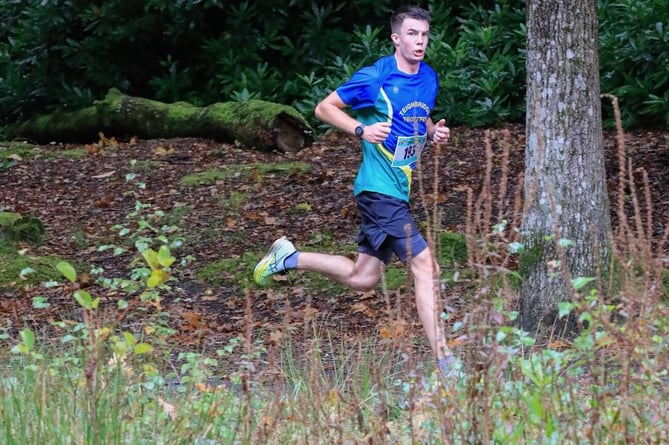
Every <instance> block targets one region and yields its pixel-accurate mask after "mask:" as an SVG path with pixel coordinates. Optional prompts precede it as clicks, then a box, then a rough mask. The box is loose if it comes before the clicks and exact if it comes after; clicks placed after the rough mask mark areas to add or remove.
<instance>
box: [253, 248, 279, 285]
mask: <svg viewBox="0 0 669 445" xmlns="http://www.w3.org/2000/svg"><path fill="white" fill-rule="evenodd" d="M285 239H286V237H285V236H282V237H281V238H279V239H277V240H276V241H274V242H273V243H272V246H271V247H270V248H269V250H268V251H267V253H266V254H265V256H264V257H262V259H261V260H260V262H259V263H258V265H257V266H256V268H255V269H254V270H253V279H254V280H255V282H256V283H258V284H265V280H264V279H262V280H260V279H259V278H260V277H259V276H258V274H259V273H260V274H261V273H262V272H259V271H261V270H262V271H264V270H265V269H267V267H269V261H270V258H271V257H272V254H273V253H275V252H276V251H277V250H279V246H280V245H281V243H282V242H283V241H284V240H285ZM265 278H267V277H265Z"/></svg>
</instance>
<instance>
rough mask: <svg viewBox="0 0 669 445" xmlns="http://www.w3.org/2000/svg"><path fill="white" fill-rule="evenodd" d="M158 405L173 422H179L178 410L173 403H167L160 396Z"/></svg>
mask: <svg viewBox="0 0 669 445" xmlns="http://www.w3.org/2000/svg"><path fill="white" fill-rule="evenodd" d="M158 404H159V405H160V407H161V408H162V409H163V412H164V413H165V414H167V416H168V417H169V418H170V419H172V420H177V408H176V406H174V405H172V404H171V403H167V402H166V401H165V400H164V399H163V398H162V397H160V396H158Z"/></svg>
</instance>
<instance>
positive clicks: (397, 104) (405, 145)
mask: <svg viewBox="0 0 669 445" xmlns="http://www.w3.org/2000/svg"><path fill="white" fill-rule="evenodd" d="M438 88H439V83H438V78H437V74H436V73H435V72H434V70H433V69H432V68H431V67H430V66H429V65H427V64H426V63H424V62H421V64H420V67H419V69H418V72H417V73H416V74H407V73H404V72H402V71H400V70H399V69H398V68H397V62H396V60H395V56H394V55H390V56H386V57H383V58H381V59H379V60H377V61H376V62H375V63H374V64H373V65H371V66H367V67H364V68H362V69H360V70H359V71H357V72H356V73H355V74H354V75H353V76H352V77H351V79H350V80H349V81H347V82H345V83H344V84H343V85H341V86H340V87H339V88H337V93H338V94H339V97H340V98H341V99H342V101H343V102H344V103H345V104H346V105H348V106H350V107H351V109H352V110H353V111H354V112H355V114H356V117H357V118H358V120H359V121H360V122H361V123H363V124H364V125H371V124H374V123H376V122H389V123H390V124H391V126H390V135H389V136H388V138H387V139H386V140H385V141H384V142H383V143H381V144H371V143H369V142H367V141H365V140H363V141H362V163H361V164H360V169H359V170H358V175H357V177H356V179H355V183H354V185H353V193H354V195H358V194H359V193H361V192H363V191H373V192H378V193H383V194H386V195H390V196H394V197H396V198H398V199H401V200H403V201H407V202H408V201H409V193H410V191H411V173H412V171H413V169H414V168H415V166H416V161H417V160H418V156H420V153H421V151H422V150H423V148H424V147H425V143H426V140H427V120H428V118H429V117H430V112H431V110H432V108H433V107H434V102H435V100H436V97H437V91H438Z"/></svg>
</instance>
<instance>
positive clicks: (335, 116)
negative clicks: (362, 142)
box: [315, 91, 360, 135]
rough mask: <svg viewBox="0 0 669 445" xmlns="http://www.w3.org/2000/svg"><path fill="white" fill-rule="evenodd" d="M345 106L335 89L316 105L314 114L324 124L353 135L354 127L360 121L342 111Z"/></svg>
mask: <svg viewBox="0 0 669 445" xmlns="http://www.w3.org/2000/svg"><path fill="white" fill-rule="evenodd" d="M346 107H347V105H346V104H345V103H344V101H342V100H341V97H339V94H337V91H333V92H332V93H330V94H329V95H328V96H327V97H326V98H325V99H323V100H322V101H320V102H319V103H318V105H316V109H315V114H316V117H317V118H318V119H320V120H321V121H323V122H325V123H326V124H328V125H331V126H333V127H336V128H338V129H340V130H342V131H345V132H346V133H348V134H351V135H355V129H356V127H357V126H358V125H360V122H358V121H357V120H355V119H353V118H352V117H351V116H349V115H348V113H346V112H345V111H344V108H346Z"/></svg>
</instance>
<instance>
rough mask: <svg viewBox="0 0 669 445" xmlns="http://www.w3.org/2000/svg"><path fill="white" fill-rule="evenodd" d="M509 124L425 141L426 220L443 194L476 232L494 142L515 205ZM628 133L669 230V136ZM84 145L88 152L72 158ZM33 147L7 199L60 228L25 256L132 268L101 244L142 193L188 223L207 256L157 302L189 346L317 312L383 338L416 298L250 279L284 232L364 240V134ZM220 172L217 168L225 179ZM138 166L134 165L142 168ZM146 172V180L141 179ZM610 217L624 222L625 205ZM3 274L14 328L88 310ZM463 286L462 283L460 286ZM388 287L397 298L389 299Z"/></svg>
mask: <svg viewBox="0 0 669 445" xmlns="http://www.w3.org/2000/svg"><path fill="white" fill-rule="evenodd" d="M505 130H506V131H508V133H507V135H506V143H504V132H503V131H502V129H498V130H484V129H472V128H452V140H451V142H450V143H449V144H448V145H447V146H445V147H442V148H441V149H440V150H436V149H435V147H432V148H430V149H429V150H428V151H426V152H425V153H424V155H423V162H422V165H421V169H420V171H421V173H420V174H419V175H417V177H416V179H415V181H414V186H413V204H412V206H413V210H414V213H415V215H416V216H417V218H418V219H419V220H421V221H423V222H424V221H426V216H427V215H429V214H430V213H431V212H432V209H433V208H434V205H435V203H436V206H437V208H438V213H439V215H440V217H439V219H440V222H439V224H440V225H441V229H443V230H448V231H452V232H457V233H464V230H465V223H466V214H467V191H466V190H467V189H469V190H471V191H472V193H473V197H474V199H477V198H478V196H479V193H480V191H481V190H482V187H483V184H484V179H485V177H486V146H487V144H489V146H490V152H489V153H491V154H492V158H491V161H492V162H491V167H492V168H491V171H490V181H491V184H490V190H492V191H493V192H494V193H496V194H498V195H496V197H495V199H494V202H495V205H496V206H497V196H500V195H499V194H500V187H501V186H502V185H501V184H500V182H502V181H505V182H506V183H507V190H506V191H505V192H504V193H503V194H502V195H503V196H504V198H503V199H502V200H501V202H502V205H501V207H504V208H502V209H499V208H495V209H493V215H499V216H501V217H504V218H508V217H510V216H511V215H512V206H513V202H514V199H513V198H514V196H516V193H517V191H518V190H517V189H518V181H519V178H520V177H521V176H522V173H523V171H524V149H525V143H524V140H525V133H524V128H523V127H522V126H509V127H506V128H505ZM487 134H489V137H487V136H486V135H487ZM625 137H626V140H625V144H626V154H627V155H628V157H629V159H630V160H631V162H632V165H633V168H634V172H635V178H636V179H637V192H638V195H639V196H640V201H641V205H642V207H643V208H644V209H648V208H649V209H650V210H649V211H648V212H646V210H644V214H643V218H644V219H645V220H647V219H648V216H649V215H651V216H652V219H653V231H654V232H655V235H658V234H659V235H661V234H662V233H663V231H664V227H665V224H667V222H668V221H669V134H668V133H661V132H651V131H640V132H630V133H628V134H626V136H625ZM504 147H507V149H508V152H506V153H508V161H507V160H506V156H507V155H506V154H505V149H504ZM73 149H77V150H79V153H83V156H80V157H75V156H71V155H70V153H72V150H73ZM605 150H606V168H607V175H608V178H607V181H608V188H609V192H610V197H611V203H612V205H611V208H612V209H613V208H614V205H613V204H614V203H615V202H616V199H617V198H616V196H617V192H618V186H617V184H618V178H617V176H618V172H619V166H618V160H617V156H618V149H617V145H616V139H615V134H614V133H612V132H606V134H605ZM32 151H33V154H34V155H33V156H30V158H28V157H25V159H24V158H23V157H20V156H18V157H15V159H14V160H15V161H17V162H16V165H14V166H13V167H11V168H8V169H6V170H5V171H0V190H2V193H1V194H0V210H5V211H13V212H19V213H21V214H29V213H34V214H35V215H37V216H38V217H39V218H40V219H41V220H42V221H43V222H44V224H45V227H46V240H45V241H44V242H43V243H42V244H40V245H36V246H35V245H24V246H21V247H22V249H23V250H22V253H23V254H24V255H28V256H31V255H32V256H40V257H44V256H48V255H53V256H57V257H60V258H64V259H67V260H68V261H71V262H75V263H77V264H83V265H86V266H87V267H90V268H93V267H96V268H104V271H105V272H104V274H105V275H106V276H108V277H109V276H111V277H121V276H123V277H127V276H129V274H130V270H131V269H132V267H133V266H132V265H131V262H132V260H133V258H134V257H136V252H134V253H133V252H132V251H129V252H126V253H124V254H121V255H118V256H115V255H113V254H112V251H111V250H105V251H100V249H99V246H100V245H107V244H111V243H122V242H123V240H122V239H121V237H119V235H118V233H119V229H118V228H116V229H114V228H113V227H114V226H115V225H117V224H122V225H123V224H125V225H128V226H129V227H130V225H131V221H132V220H129V219H128V215H130V214H131V212H133V211H134V210H135V206H136V202H137V201H139V202H142V203H144V204H150V205H151V206H152V207H151V209H154V210H155V209H160V210H161V211H163V212H164V214H165V217H164V222H167V223H168V224H170V225H173V226H174V227H177V229H176V230H175V231H173V232H171V233H169V234H168V237H170V238H172V239H174V238H176V237H181V238H183V246H182V247H181V248H179V249H175V250H173V254H174V255H175V257H177V260H181V259H184V258H186V257H187V256H188V255H192V257H193V258H194V259H193V260H191V261H188V262H187V264H185V265H184V266H179V267H177V268H176V272H175V274H174V275H175V278H177V279H178V281H176V282H174V283H172V291H171V292H168V293H166V294H165V296H164V298H163V299H162V301H161V303H160V307H157V306H156V307H155V310H156V311H158V310H164V311H165V312H166V313H168V314H169V318H170V321H169V323H170V325H171V326H173V327H175V328H176V333H175V335H174V336H173V337H172V341H174V342H175V344H180V345H183V346H184V347H189V348H190V347H193V348H198V349H201V350H202V349H208V350H212V349H216V348H219V347H221V346H222V345H225V344H227V342H229V341H230V339H231V338H232V337H235V336H238V335H244V334H248V333H249V332H250V331H251V330H252V331H253V333H254V336H255V337H256V339H257V340H259V341H266V342H271V341H274V340H276V338H277V335H283V333H285V331H286V328H287V326H288V325H290V326H295V327H297V328H298V330H297V332H300V329H306V328H305V326H307V324H306V322H307V321H308V322H310V323H313V324H312V325H311V326H317V327H319V328H322V329H328V330H332V331H333V332H335V333H336V334H335V335H337V336H339V338H340V340H339V341H342V342H349V341H352V342H355V341H357V340H359V339H360V338H369V337H370V336H374V335H381V337H383V333H384V332H387V330H388V323H389V322H390V318H392V317H391V316H390V314H389V311H388V308H389V307H390V306H393V307H396V305H395V301H396V299H397V298H400V297H401V294H402V292H401V291H399V290H395V291H391V292H390V295H389V296H388V295H387V294H386V295H384V294H383V293H382V292H381V290H380V289H379V290H378V291H375V292H368V293H361V292H355V291H350V290H346V289H344V288H342V287H338V286H335V285H333V284H332V283H330V282H328V281H327V280H322V279H320V280H319V279H318V278H317V277H315V276H314V275H313V274H307V273H297V272H291V273H290V274H288V275H286V276H279V277H277V279H276V280H272V283H270V285H269V286H267V287H259V286H257V285H255V283H253V280H252V276H251V275H252V270H253V267H254V266H255V262H256V261H257V260H258V259H260V257H262V255H263V254H264V253H265V251H266V249H267V248H268V247H269V246H270V245H271V243H272V241H273V240H274V239H276V238H277V237H279V236H282V235H287V236H288V237H289V238H290V239H291V240H292V241H293V242H294V243H295V244H296V246H298V248H302V247H305V248H318V249H327V250H328V251H330V252H332V253H347V254H351V252H352V251H354V245H355V237H356V235H357V230H358V219H357V218H358V216H357V212H356V208H355V205H354V202H353V199H352V183H353V179H354V176H355V173H356V169H357V166H358V164H359V160H360V155H359V147H358V144H357V142H356V141H355V140H353V139H351V138H348V137H343V136H341V135H337V134H332V135H329V136H325V137H322V138H321V139H319V140H317V141H316V142H315V143H314V144H313V146H311V147H309V148H307V149H304V150H302V151H301V152H299V153H292V154H282V153H262V152H258V151H255V150H252V149H248V148H244V147H239V146H236V145H234V144H232V145H231V144H221V143H218V142H214V141H211V140H203V139H169V140H132V141H128V142H122V143H115V141H113V140H110V139H106V138H104V139H102V140H101V141H99V142H98V143H97V144H90V145H87V146H82V145H76V146H75V145H71V144H52V145H48V146H37V147H34V149H33V150H32ZM505 166H506V167H505ZM213 170H216V171H217V172H218V173H217V174H216V175H212V174H211V171H213ZM643 171H645V172H646V173H647V176H648V183H649V185H650V189H649V195H650V199H651V202H652V206H651V207H648V205H647V203H646V202H645V199H644V198H643V197H644V192H643V185H642V180H641V178H642V172H643ZM207 172H209V173H207ZM128 174H133V175H134V176H133V177H132V179H131V178H130V177H129V176H128ZM195 174H201V175H202V176H201V177H200V180H199V181H198V180H195V181H192V182H188V183H187V182H186V181H185V178H191V179H192V178H193V177H194V176H193V175H195ZM140 183H141V184H144V185H143V186H141V185H140V186H137V185H138V184H140ZM435 187H436V191H435ZM612 214H613V221H614V225H615V224H616V222H615V216H616V215H615V212H614V211H613V210H612ZM494 223H495V222H493V224H494ZM2 272H3V271H0V274H2ZM2 275H3V276H2V280H3V282H0V319H1V320H3V325H5V326H13V327H21V326H24V325H26V324H37V325H39V324H45V323H47V322H49V321H50V320H53V319H59V318H60V319H62V318H67V317H70V315H69V314H70V312H68V310H69V309H72V308H73V307H74V306H73V303H72V298H71V288H70V287H69V286H66V285H60V286H54V287H50V288H47V287H44V286H43V285H41V284H25V283H24V282H23V281H22V279H21V277H18V276H15V277H11V276H10V277H8V276H6V274H2ZM80 281H81V282H80V283H79V285H80V286H85V287H88V288H90V289H89V290H90V291H91V293H93V294H94V295H98V296H100V297H101V299H102V302H103V305H104V304H108V303H113V302H114V301H116V300H117V299H118V298H121V297H124V298H129V297H131V296H127V295H122V293H120V292H119V291H116V290H111V289H108V288H103V287H99V286H97V285H96V284H95V283H94V281H95V280H94V278H93V277H89V276H86V275H83V276H82V278H81V279H80ZM458 291H459V290H458V289H457V287H453V286H451V287H449V289H448V290H447V291H446V293H447V294H448V292H458ZM38 295H39V296H44V297H47V298H48V301H49V302H50V306H49V308H48V309H36V308H35V307H34V306H33V300H32V297H34V296H38ZM446 297H447V298H448V295H446ZM388 298H389V299H391V300H392V301H393V302H392V303H390V304H389V303H388ZM404 304H405V308H406V311H407V312H406V319H407V320H409V322H410V326H409V327H410V328H409V329H408V332H407V333H408V334H409V335H410V336H415V337H416V338H418V339H420V338H422V331H421V329H420V325H419V324H418V321H417V317H416V316H415V314H414V313H413V310H414V309H413V304H412V301H411V300H410V299H408V300H407V301H406V302H405V303H404ZM108 305H109V306H110V307H115V306H114V305H113V304H108ZM463 310H466V308H465V309H463ZM293 332H295V331H293ZM306 337H308V335H307V334H305V338H306Z"/></svg>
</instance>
